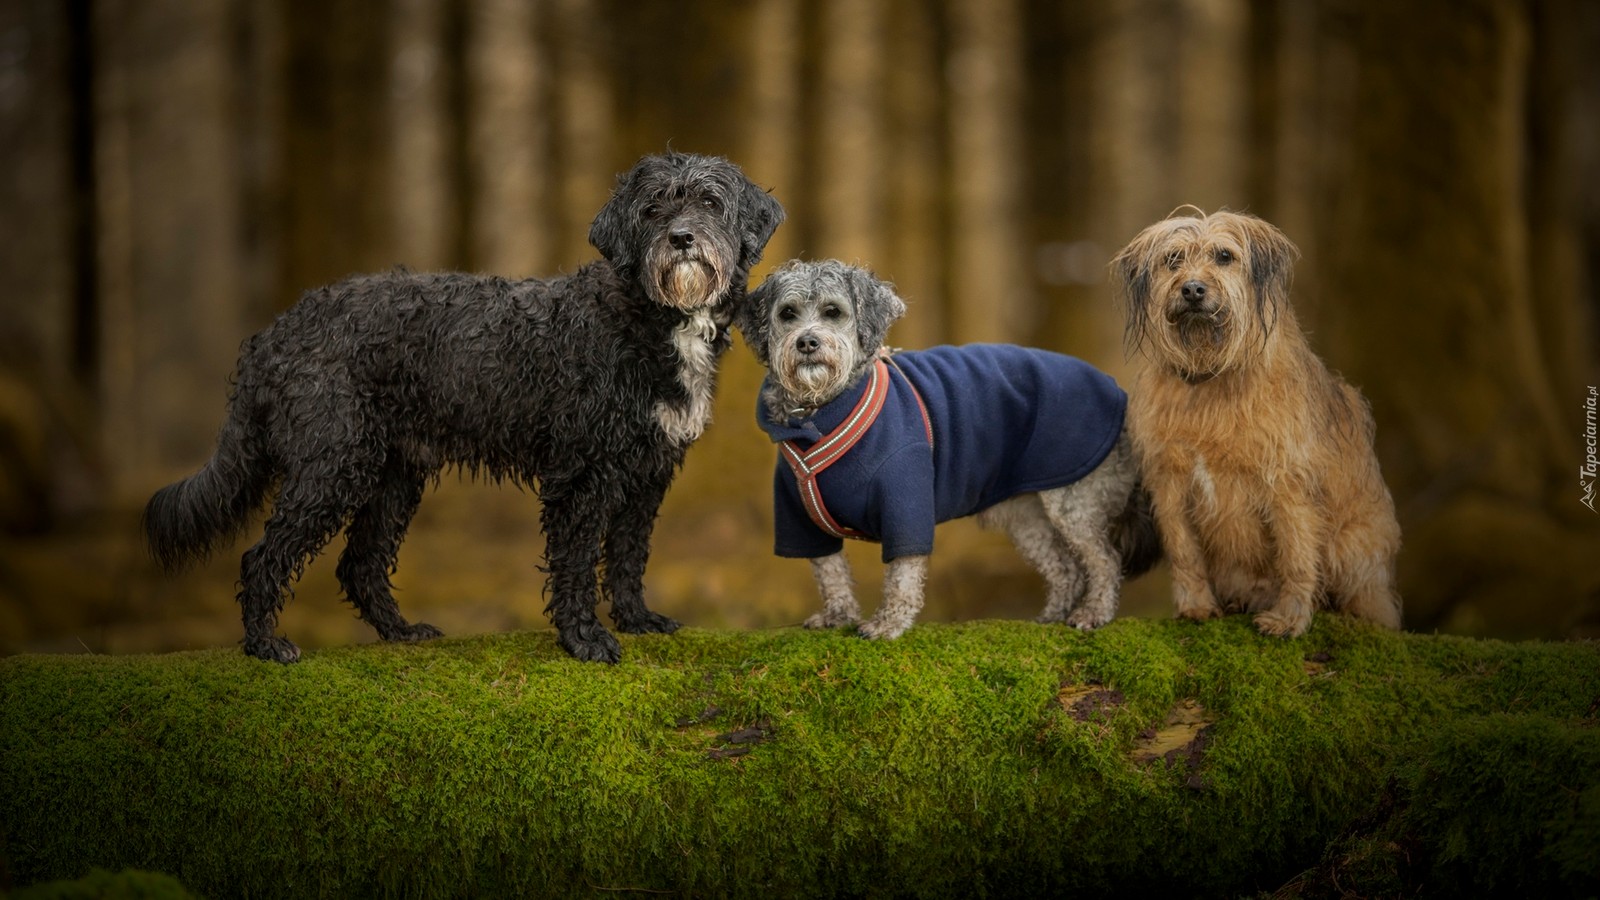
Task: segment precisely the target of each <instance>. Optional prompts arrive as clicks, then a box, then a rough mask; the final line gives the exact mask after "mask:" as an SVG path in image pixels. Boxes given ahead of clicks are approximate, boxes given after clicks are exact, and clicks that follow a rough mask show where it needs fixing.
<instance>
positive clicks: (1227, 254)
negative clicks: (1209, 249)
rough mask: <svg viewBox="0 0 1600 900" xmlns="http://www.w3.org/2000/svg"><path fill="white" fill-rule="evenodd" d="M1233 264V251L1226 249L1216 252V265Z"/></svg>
mask: <svg viewBox="0 0 1600 900" xmlns="http://www.w3.org/2000/svg"><path fill="white" fill-rule="evenodd" d="M1231 262H1233V251H1232V250H1228V249H1226V248H1224V249H1222V250H1218V251H1217V265H1219V266H1225V265H1227V264H1228V263H1231Z"/></svg>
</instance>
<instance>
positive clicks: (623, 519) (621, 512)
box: [605, 469, 682, 634]
mask: <svg viewBox="0 0 1600 900" xmlns="http://www.w3.org/2000/svg"><path fill="white" fill-rule="evenodd" d="M671 481H672V471H671V470H670V469H669V470H667V472H665V473H664V474H661V475H653V476H651V477H648V478H644V479H640V480H639V481H638V482H636V483H635V484H634V485H633V486H632V489H631V490H629V491H627V492H625V494H624V497H623V500H622V503H621V505H620V506H619V507H618V508H617V509H616V510H614V511H613V513H612V516H611V530H610V531H609V532H608V533H607V534H606V541H605V551H606V593H607V594H608V595H610V597H611V621H613V622H615V623H616V625H617V630H618V631H624V632H627V633H628V634H650V633H658V634H671V633H672V632H674V631H677V630H678V629H679V628H680V627H682V626H681V624H680V623H679V622H677V621H676V620H674V619H671V618H669V617H667V616H664V615H662V614H660V613H658V612H651V611H650V610H648V609H646V608H645V605H644V569H645V564H646V563H647V562H648V561H649V559H650V535H651V533H652V532H654V530H655V525H656V514H657V512H659V511H660V509H661V500H662V498H663V497H665V496H666V494H667V486H668V485H669V484H670V483H671Z"/></svg>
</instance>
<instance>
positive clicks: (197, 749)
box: [0, 616, 1600, 896]
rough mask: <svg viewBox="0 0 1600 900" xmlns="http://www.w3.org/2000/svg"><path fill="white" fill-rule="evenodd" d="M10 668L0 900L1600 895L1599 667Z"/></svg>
mask: <svg viewBox="0 0 1600 900" xmlns="http://www.w3.org/2000/svg"><path fill="white" fill-rule="evenodd" d="M623 646H624V652H625V657H624V660H625V661H624V662H623V664H621V665H618V666H615V667H608V666H599V665H585V664H580V663H577V662H573V661H572V660H570V659H568V658H566V657H565V656H564V655H563V654H562V653H561V652H560V651H559V650H557V649H556V647H555V645H554V641H553V640H552V636H551V635H550V634H549V633H527V634H514V635H495V636H486V637H474V638H466V639H459V640H446V641H440V642H435V643H432V644H427V645H418V646H363V647H351V648H344V649H336V650H327V651H322V652H316V653H310V654H308V655H307V657H306V659H305V660H304V661H303V662H301V663H299V664H297V665H294V666H279V665H271V664H265V663H261V662H259V661H257V660H253V659H249V658H247V657H245V656H244V655H243V654H241V653H239V652H238V651H237V650H236V649H229V650H216V651H204V652H194V653H178V654H170V655H165V656H140V657H103V656H100V657H88V656H71V657H67V656H54V657H47V656H18V657H11V658H8V659H4V660H0V831H3V841H4V843H3V852H4V856H5V862H6V864H7V866H8V867H9V869H10V872H11V876H12V880H13V882H14V883H15V884H16V885H17V886H22V885H26V884H30V883H34V882H39V881H47V880H51V879H61V878H75V877H79V876H81V875H83V874H84V873H85V872H87V871H89V870H90V869H91V868H103V869H109V870H113V871H115V870H119V869H125V868H137V869H144V870H151V871H158V872H164V873H168V874H170V875H173V876H175V877H176V878H177V879H178V880H179V881H180V882H181V883H182V884H183V885H184V886H185V887H187V888H188V889H190V890H192V891H194V892H196V893H197V894H199V895H202V896H213V895H214V896H225V895H232V896H260V895H273V896H276V895H289V896H319V895H320V896H371V895H406V896H494V895H552V894H554V895H563V894H592V893H594V892H596V891H611V890H613V889H624V888H625V889H631V890H639V891H653V892H682V893H689V894H695V895H725V896H726V895H745V896H748V895H768V894H776V895H841V894H907V895H921V896H941V895H943V896H970V895H1000V896H1021V895H1039V894H1046V893H1050V894H1062V893H1073V892H1081V893H1092V894H1105V893H1117V894H1132V893H1136V892H1143V891H1147V890H1152V889H1166V890H1168V891H1169V892H1170V891H1171V890H1178V891H1179V892H1181V893H1184V894H1197V895H1205V894H1210V895H1235V896H1236V895H1239V894H1247V893H1252V892H1257V891H1262V890H1273V889H1275V888H1279V887H1284V886H1286V887H1285V890H1286V891H1287V892H1289V893H1294V894H1297V895H1306V896H1312V895H1318V894H1320V893H1326V892H1328V891H1335V890H1357V891H1362V890H1363V885H1366V886H1367V887H1369V888H1370V889H1371V891H1373V892H1379V891H1389V890H1394V891H1399V890H1402V889H1409V888H1413V887H1416V886H1425V887H1427V888H1428V889H1429V891H1437V892H1440V893H1451V892H1452V891H1454V890H1456V889H1461V890H1464V891H1466V892H1469V893H1484V892H1488V893H1504V892H1508V891H1512V890H1518V891H1537V892H1540V893H1542V894H1546V895H1550V894H1576V893H1583V892H1593V891H1594V890H1595V889H1596V887H1597V886H1600V854H1597V853H1596V852H1595V851H1596V848H1597V847H1600V840H1597V836H1600V709H1597V707H1600V648H1597V646H1596V645H1594V644H1592V643H1567V644H1549V643H1545V644H1506V643H1500V642H1495V641H1480V640H1470V639H1461V638H1448V637H1437V636H1422V635H1396V634H1389V633H1381V632H1378V631H1375V630H1372V629H1370V628H1367V627H1364V626H1361V625H1358V624H1354V623H1351V622H1349V621H1347V620H1344V619H1340V618H1336V617H1329V616H1319V617H1318V619H1317V621H1316V623H1315V627H1314V628H1313V629H1312V631H1311V633H1310V634H1309V635H1307V636H1306V637H1304V638H1302V639H1298V640H1293V641H1281V640H1273V639H1267V638H1263V637H1260V636H1259V635H1257V634H1256V633H1255V632H1254V630H1253V629H1252V628H1251V627H1250V625H1249V622H1248V620H1246V619H1244V618H1242V617H1232V618H1229V619H1226V620H1223V621H1221V622H1214V623H1208V624H1205V625H1193V624H1189V623H1180V622H1176V621H1149V620H1140V619H1123V620H1119V621H1117V622H1114V623H1113V624H1111V625H1110V626H1108V627H1106V628H1104V629H1102V630H1100V631H1098V632H1095V633H1092V634H1079V633H1077V632H1074V631H1070V630H1066V629H1062V628H1059V627H1046V626H1039V625H1034V624H1031V623H1023V622H983V623H972V624H963V625H921V626H918V627H916V628H914V629H913V630H912V631H911V632H910V633H908V634H907V635H906V636H905V637H904V638H902V639H900V640H899V641H896V642H894V643H890V644H880V643H869V642H866V641H862V640H859V639H856V638H854V637H851V636H849V635H846V634H839V633H823V634H814V633H805V632H799V631H795V630H783V631H764V632H740V633H734V632H710V631H697V630H693V629H688V630H685V631H683V632H680V633H679V634H678V635H675V636H671V637H661V636H651V637H642V638H633V639H624V642H623Z"/></svg>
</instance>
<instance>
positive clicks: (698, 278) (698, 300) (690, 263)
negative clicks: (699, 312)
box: [645, 241, 732, 310]
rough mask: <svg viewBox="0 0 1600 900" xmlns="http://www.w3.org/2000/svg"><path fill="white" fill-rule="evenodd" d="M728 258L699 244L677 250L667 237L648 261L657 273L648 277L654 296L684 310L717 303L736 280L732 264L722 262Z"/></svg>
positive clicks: (663, 302) (649, 286)
mask: <svg viewBox="0 0 1600 900" xmlns="http://www.w3.org/2000/svg"><path fill="white" fill-rule="evenodd" d="M724 259H725V257H724V256H723V254H721V253H718V252H715V251H712V252H706V251H704V250H701V249H700V247H699V245H695V246H692V247H690V248H689V249H687V250H677V249H673V248H672V247H671V245H670V244H667V243H666V242H665V241H662V242H659V243H657V244H656V246H655V247H653V248H652V249H651V251H650V257H649V260H648V261H647V262H648V266H649V271H650V272H651V273H653V276H652V277H650V278H647V279H645V286H646V287H647V288H648V290H649V294H650V299H652V300H654V301H656V302H657V303H660V304H662V305H663V306H671V307H673V308H675V309H682V310H691V309H699V308H700V307H702V306H708V305H710V304H712V303H715V302H716V300H717V298H719V297H721V296H722V295H723V294H725V293H727V292H728V288H729V287H730V284H731V281H732V279H731V275H730V271H729V270H730V268H731V267H730V266H728V265H726V264H725V263H724V264H720V265H719V263H721V262H722V261H723V260H724Z"/></svg>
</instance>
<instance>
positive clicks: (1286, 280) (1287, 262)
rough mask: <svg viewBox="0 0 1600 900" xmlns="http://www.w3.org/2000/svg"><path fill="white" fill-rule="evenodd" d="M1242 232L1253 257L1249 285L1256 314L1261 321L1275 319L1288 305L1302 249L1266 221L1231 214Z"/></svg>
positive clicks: (1234, 224)
mask: <svg viewBox="0 0 1600 900" xmlns="http://www.w3.org/2000/svg"><path fill="white" fill-rule="evenodd" d="M1228 215H1229V216H1230V218H1232V219H1234V220H1235V221H1234V222H1233V223H1231V224H1232V225H1233V226H1234V227H1236V228H1237V229H1238V231H1239V235H1240V237H1241V238H1242V239H1243V240H1244V243H1245V248H1246V249H1245V252H1246V253H1248V254H1249V255H1250V259H1249V262H1250V285H1251V287H1253V288H1255V292H1256V315H1257V317H1258V318H1260V319H1261V321H1262V322H1267V321H1268V318H1269V317H1271V318H1276V316H1277V313H1278V311H1279V310H1281V309H1283V308H1284V306H1285V305H1287V304H1288V302H1289V285H1290V283H1292V282H1293V281H1294V262H1295V260H1297V259H1299V258H1300V249H1299V248H1298V247H1296V246H1295V245H1294V242H1293V241H1291V240H1289V236H1288V235H1286V234H1284V233H1283V232H1282V231H1279V230H1278V227H1277V226H1276V225H1273V224H1272V223H1271V222H1268V221H1266V220H1265V219H1258V218H1256V217H1255V216H1249V215H1242V214H1238V213H1231V214H1228Z"/></svg>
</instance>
